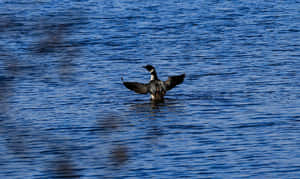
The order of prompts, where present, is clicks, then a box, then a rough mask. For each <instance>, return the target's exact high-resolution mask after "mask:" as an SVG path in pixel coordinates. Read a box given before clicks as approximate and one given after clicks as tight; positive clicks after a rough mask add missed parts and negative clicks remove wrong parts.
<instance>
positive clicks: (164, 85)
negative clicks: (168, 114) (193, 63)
mask: <svg viewBox="0 0 300 179" xmlns="http://www.w3.org/2000/svg"><path fill="white" fill-rule="evenodd" d="M143 68H146V69H147V70H148V71H149V72H150V74H151V79H150V82H149V83H147V84H143V83H137V82H123V84H124V85H125V86H126V87H127V88H128V89H130V90H132V91H135V92H136V93H139V94H147V93H150V94H151V99H152V100H154V101H163V99H164V95H165V94H166V92H167V91H169V90H171V89H172V88H174V87H175V86H176V85H178V84H180V83H182V82H183V80H184V77H185V74H181V75H178V76H170V77H169V78H168V80H167V81H160V80H159V79H158V77H157V74H156V71H155V68H154V67H153V66H151V65H147V66H143ZM122 80H123V79H122Z"/></svg>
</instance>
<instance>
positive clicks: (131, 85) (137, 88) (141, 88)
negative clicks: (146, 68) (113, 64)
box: [123, 82, 148, 94]
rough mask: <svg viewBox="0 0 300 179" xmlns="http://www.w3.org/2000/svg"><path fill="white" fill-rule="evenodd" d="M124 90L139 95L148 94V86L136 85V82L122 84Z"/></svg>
mask: <svg viewBox="0 0 300 179" xmlns="http://www.w3.org/2000/svg"><path fill="white" fill-rule="evenodd" d="M123 84H124V85H125V86H126V88H128V89H130V90H132V91H134V92H136V93H139V94H147V93H148V84H143V83H137V82H123Z"/></svg>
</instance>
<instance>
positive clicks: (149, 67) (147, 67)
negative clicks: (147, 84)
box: [143, 65, 155, 73]
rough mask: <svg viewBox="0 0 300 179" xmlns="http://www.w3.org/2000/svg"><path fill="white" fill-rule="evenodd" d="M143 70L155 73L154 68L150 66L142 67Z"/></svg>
mask: <svg viewBox="0 0 300 179" xmlns="http://www.w3.org/2000/svg"><path fill="white" fill-rule="evenodd" d="M143 68H146V70H148V71H149V72H150V73H152V72H153V71H155V68H154V67H153V66H152V65H146V66H143Z"/></svg>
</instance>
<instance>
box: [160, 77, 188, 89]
mask: <svg viewBox="0 0 300 179" xmlns="http://www.w3.org/2000/svg"><path fill="white" fill-rule="evenodd" d="M184 77H185V74H182V75H178V76H169V78H168V80H167V81H165V82H164V84H165V86H166V88H167V90H171V89H172V88H174V87H175V86H176V85H179V84H180V83H182V82H183V80H184Z"/></svg>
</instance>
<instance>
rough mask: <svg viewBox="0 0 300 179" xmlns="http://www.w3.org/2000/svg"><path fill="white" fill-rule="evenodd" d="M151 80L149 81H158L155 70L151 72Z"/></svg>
mask: <svg viewBox="0 0 300 179" xmlns="http://www.w3.org/2000/svg"><path fill="white" fill-rule="evenodd" d="M150 73H151V79H150V80H158V77H157V74H156V71H155V70H151V71H150Z"/></svg>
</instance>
